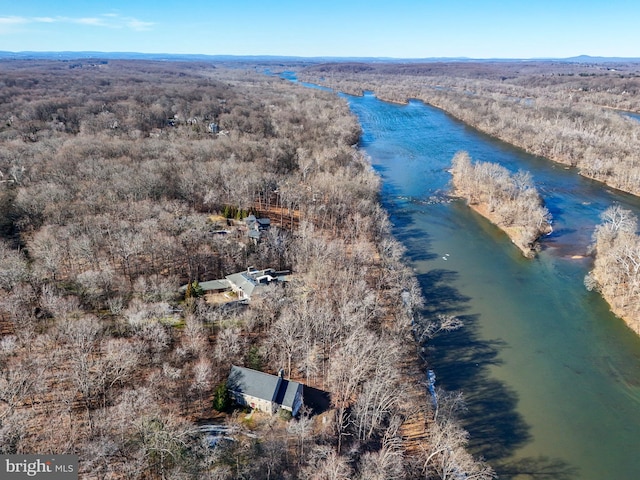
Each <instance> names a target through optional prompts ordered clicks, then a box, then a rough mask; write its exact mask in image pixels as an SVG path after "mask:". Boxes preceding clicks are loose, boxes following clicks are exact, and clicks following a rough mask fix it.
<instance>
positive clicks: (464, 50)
mask: <svg viewBox="0 0 640 480" xmlns="http://www.w3.org/2000/svg"><path fill="white" fill-rule="evenodd" d="M0 50H8V51H13V52H19V51H87V50H90V51H101V52H143V53H203V54H209V55H216V54H228V55H298V56H341V57H344V56H373V57H396V58H424V57H459V56H465V57H471V58H540V57H558V58H561V57H570V56H575V55H581V54H587V55H593V56H621V57H640V1H638V0H607V1H603V0H581V1H576V0H570V1H569V0H528V1H514V0H511V1H505V0H502V1H500V0H475V1H474V0H439V1H435V0H386V1H379V0H323V1H315V0H308V1H303V0H272V1H258V0H228V1H219V0H208V1H202V0H172V1H166V0H154V1H151V0H127V1H125V0H108V1H103V0H85V1H81V0H59V1H55V0H53V1H52V0H47V1H44V0H8V1H7V0H0Z"/></svg>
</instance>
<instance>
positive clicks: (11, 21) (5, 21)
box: [0, 17, 29, 25]
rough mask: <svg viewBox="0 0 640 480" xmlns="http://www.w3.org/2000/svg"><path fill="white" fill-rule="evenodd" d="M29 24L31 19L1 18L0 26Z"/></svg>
mask: <svg viewBox="0 0 640 480" xmlns="http://www.w3.org/2000/svg"><path fill="white" fill-rule="evenodd" d="M22 23H29V19H28V18H25V17H0V25H20V24H22Z"/></svg>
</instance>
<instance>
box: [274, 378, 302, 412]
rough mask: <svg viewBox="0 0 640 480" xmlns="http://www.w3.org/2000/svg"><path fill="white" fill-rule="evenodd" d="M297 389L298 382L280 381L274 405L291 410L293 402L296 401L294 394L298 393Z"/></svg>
mask: <svg viewBox="0 0 640 480" xmlns="http://www.w3.org/2000/svg"><path fill="white" fill-rule="evenodd" d="M299 387H300V383H298V382H292V381H291V380H282V383H281V384H280V391H279V392H278V397H277V398H276V403H278V404H279V405H282V406H284V407H288V408H290V409H293V402H294V401H295V399H296V392H297V391H298V388H299ZM280 397H282V398H280Z"/></svg>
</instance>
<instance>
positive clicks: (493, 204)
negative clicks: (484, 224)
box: [451, 152, 551, 257]
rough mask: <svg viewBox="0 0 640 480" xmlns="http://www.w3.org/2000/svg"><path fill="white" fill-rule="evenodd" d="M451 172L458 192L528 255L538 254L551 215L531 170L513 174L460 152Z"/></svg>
mask: <svg viewBox="0 0 640 480" xmlns="http://www.w3.org/2000/svg"><path fill="white" fill-rule="evenodd" d="M451 174H452V177H453V179H452V180H453V187H454V194H455V195H457V196H460V197H462V198H464V199H465V200H466V201H467V202H468V204H469V205H470V206H471V207H472V208H473V209H475V210H476V211H477V212H478V213H480V214H481V215H483V216H485V217H487V218H488V219H489V220H491V221H492V222H493V223H495V224H496V225H497V226H498V227H500V228H501V229H503V230H504V231H505V232H506V233H507V235H509V237H510V238H511V240H512V241H513V243H514V244H515V245H516V246H517V247H518V248H519V249H520V250H522V252H523V253H524V255H525V256H527V257H533V256H535V254H536V251H537V250H538V249H539V243H538V239H539V238H540V237H541V236H543V235H546V234H549V233H551V215H550V214H549V211H548V210H547V208H546V207H544V205H543V203H542V199H541V197H540V195H539V194H538V191H537V189H536V187H535V185H534V184H533V180H532V178H531V175H530V174H529V173H528V172H523V171H520V172H517V173H515V174H511V173H509V171H508V170H507V169H506V168H504V167H502V166H501V165H498V164H497V163H491V162H475V163H474V162H473V161H472V159H471V157H470V156H469V154H468V153H467V152H458V153H457V154H456V155H455V156H454V157H453V160H452V162H451Z"/></svg>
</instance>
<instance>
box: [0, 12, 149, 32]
mask: <svg viewBox="0 0 640 480" xmlns="http://www.w3.org/2000/svg"><path fill="white" fill-rule="evenodd" d="M35 23H48V24H54V23H60V24H64V23H66V24H76V25H85V26H90V27H101V28H113V29H121V28H126V29H130V30H135V31H138V32H141V31H147V30H151V29H152V28H153V26H154V25H155V23H154V22H145V21H143V20H139V19H137V18H134V17H123V16H121V15H118V14H116V13H105V14H103V15H99V16H97V17H17V16H11V17H0V32H3V31H9V30H10V29H11V27H15V26H18V25H28V24H35Z"/></svg>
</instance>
